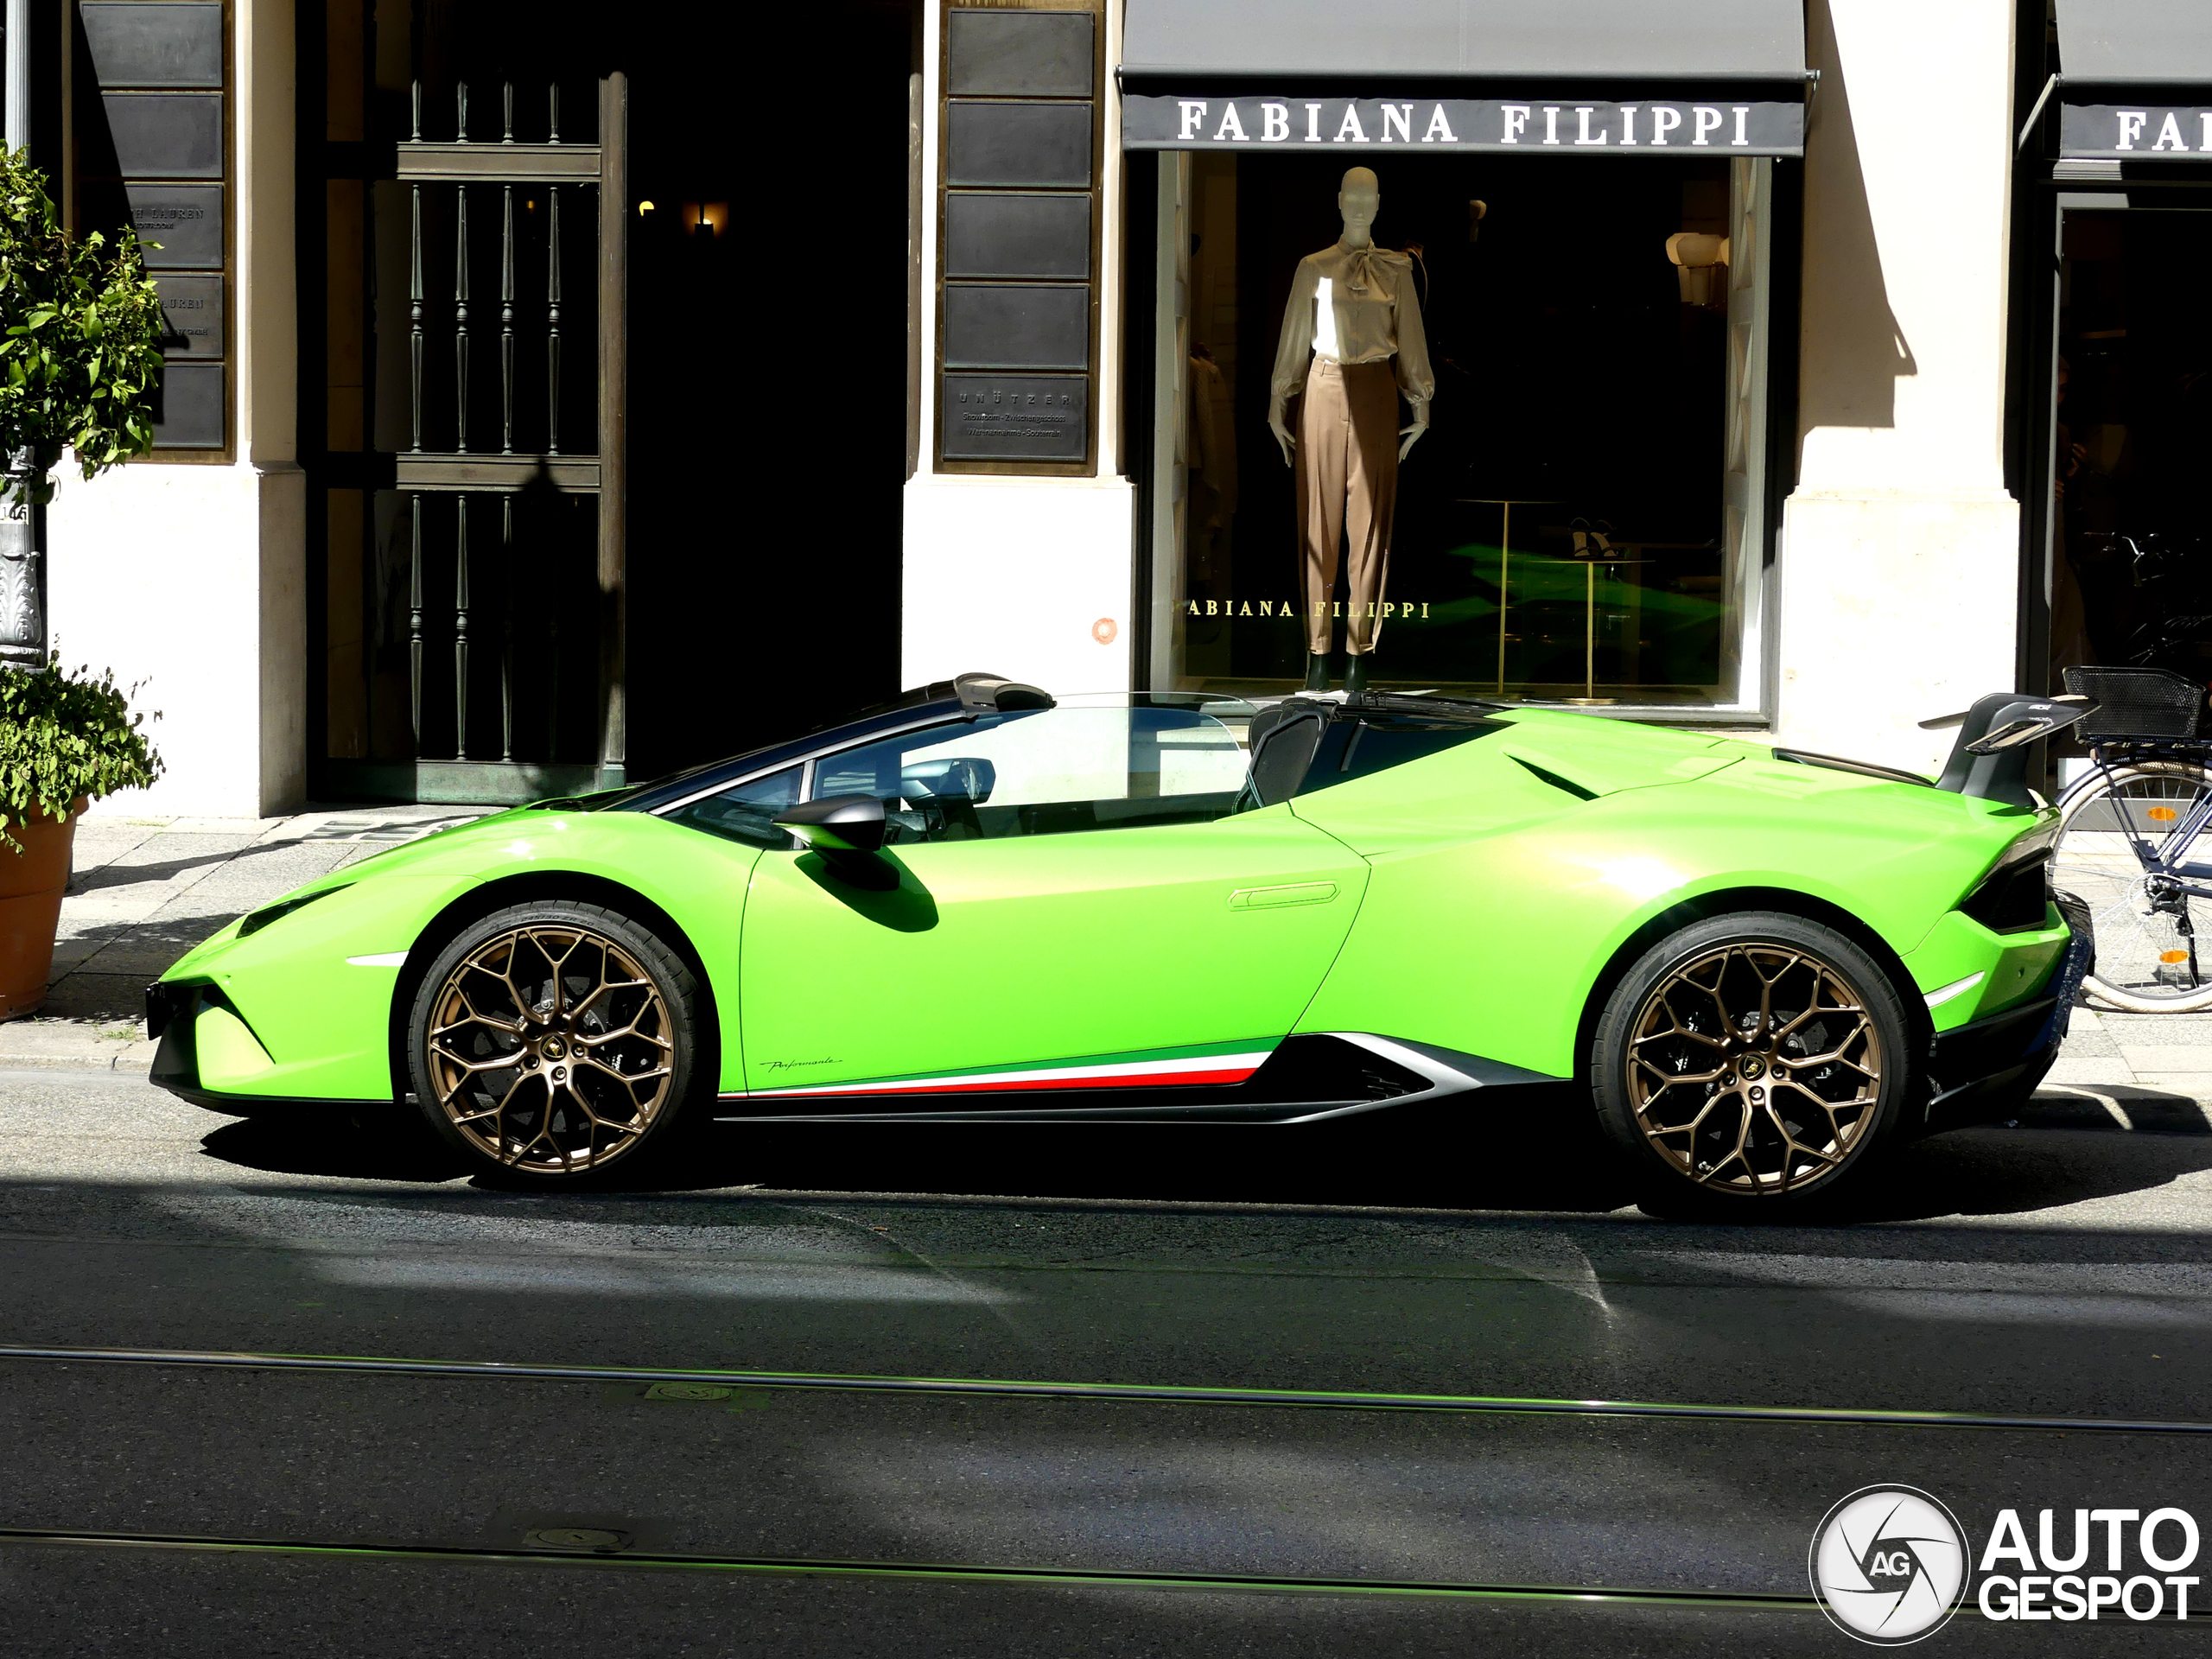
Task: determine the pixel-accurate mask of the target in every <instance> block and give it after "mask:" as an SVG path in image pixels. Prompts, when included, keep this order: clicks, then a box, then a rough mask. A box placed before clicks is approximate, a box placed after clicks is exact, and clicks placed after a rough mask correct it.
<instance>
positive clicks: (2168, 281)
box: [2050, 210, 2212, 684]
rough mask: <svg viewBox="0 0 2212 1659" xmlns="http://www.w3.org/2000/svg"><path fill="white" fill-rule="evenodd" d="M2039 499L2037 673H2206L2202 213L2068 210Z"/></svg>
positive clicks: (2209, 573)
mask: <svg viewBox="0 0 2212 1659" xmlns="http://www.w3.org/2000/svg"><path fill="white" fill-rule="evenodd" d="M2061 247H2062V257H2061V260H2060V264H2059V306H2060V311H2059V325H2058V351H2059V358H2058V363H2057V386H2056V391H2057V408H2056V418H2055V422H2054V425H2055V432H2054V435H2053V436H2054V442H2053V445H2052V448H2053V460H2054V463H2055V464H2054V467H2053V474H2054V475H2053V480H2052V492H2051V500H2050V526H2051V543H2052V552H2053V558H2052V569H2051V585H2050V670H2051V683H2053V684H2056V683H2057V682H2058V677H2059V673H2060V671H2062V670H2063V669H2065V668H2068V667H2070V666H2073V665H2074V664H2083V663H2088V664H2100V663H2101V664H2142V665H2145V666H2147V667H2152V668H2164V669H2170V670H2172V671H2175V672H2177V673H2180V674H2184V675H2186V676H2188V677H2190V679H2193V680H2196V681H2199V682H2202V681H2204V680H2207V679H2212V538H2208V537H2207V535H2206V532H2205V528H2204V515H2203V512H2202V494H2203V491H2202V476H2203V468H2204V461H2203V457H2204V455H2205V453H2206V449H2207V445H2208V442H2212V319H2208V318H2207V316H2206V315H2205V311H2204V306H2203V300H2202V291H2201V290H2202V281H2201V278H2200V277H2199V276H2198V274H2197V273H2199V272H2201V271H2202V270H2203V269H2204V267H2205V263H2206V261H2207V259H2208V258H2212V213H2202V212H2159V213H2140V212H2125V211H2119V210H2113V211H2081V210H2072V211H2069V212H2068V213H2067V215H2066V219H2065V228H2064V233H2063V238H2062V242H2061Z"/></svg>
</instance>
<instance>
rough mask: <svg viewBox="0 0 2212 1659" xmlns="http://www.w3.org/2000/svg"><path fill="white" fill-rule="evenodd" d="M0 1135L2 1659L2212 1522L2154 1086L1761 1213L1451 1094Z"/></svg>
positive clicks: (1790, 1627) (1096, 1599)
mask: <svg viewBox="0 0 2212 1659" xmlns="http://www.w3.org/2000/svg"><path fill="white" fill-rule="evenodd" d="M0 1144H4V1145H5V1147H7V1159H6V1163H5V1166H4V1167H5V1170H6V1174H5V1175H4V1177H0V1408H3V1409H4V1411H5V1413H6V1420H7V1421H8V1422H9V1424H10V1431H11V1432H10V1437H9V1442H8V1444H9V1452H8V1455H7V1458H6V1461H5V1464H4V1467H5V1469H6V1471H7V1476H8V1478H7V1479H6V1481H5V1482H4V1483H0V1621H4V1622H0V1630H6V1632H7V1636H6V1637H5V1638H4V1639H5V1641H6V1643H7V1645H8V1649H9V1651H10V1652H19V1653H24V1654H35V1655H46V1654H76V1653H84V1654H101V1655H106V1654H113V1653H119V1652H146V1653H159V1654H172V1653H174V1654H193V1655H196V1654H200V1653H208V1654H213V1653H218V1652H219V1653H222V1654H224V1655H226V1656H237V1655H254V1654H262V1653H268V1654H272V1655H273V1654H278V1653H283V1654H286V1655H298V1654H310V1655H320V1654H354V1653H360V1654H370V1653H376V1654H392V1653H408V1654H415V1653H423V1654H438V1653H448V1652H450V1653H455V1654H461V1653H466V1654H469V1655H471V1656H504V1655H506V1654H511V1653H512V1654H516V1655H521V1654H533V1655H535V1654H543V1653H545V1652H548V1651H553V1650H557V1651H560V1652H562V1653H563V1654H569V1655H578V1656H588V1655H598V1654H601V1653H605V1654H617V1653H620V1654H625V1655H658V1654H663V1653H667V1654H691V1653H697V1654H744V1655H753V1654H760V1655H776V1656H781V1655H786V1654H788V1655H810V1654H815V1653H821V1654H825V1655H826V1654H831V1653H836V1654H840V1655H850V1654H853V1653H855V1652H858V1651H866V1652H869V1653H874V1654H900V1655H903V1654H909V1653H912V1654H928V1655H937V1654H948V1655H962V1656H966V1655H992V1656H996V1655H1007V1656H1031V1655H1071V1656H1072V1655H1089V1654H1114V1655H1119V1654H1125V1653H1126V1654H1166V1655H1182V1654H1192V1655H1197V1654H1204V1655H1208V1656H1212V1655H1226V1654H1244V1653H1250V1654H1255V1655H1259V1654H1267V1655H1304V1654H1309V1653H1310V1654H1314V1655H1332V1656H1334V1655H1341V1654H1344V1653H1347V1652H1351V1651H1359V1652H1362V1653H1363V1654H1371V1655H1377V1656H1381V1655H1396V1654H1408V1655H1411V1654H1432V1653H1455V1654H1457V1653H1473V1652H1488V1651H1497V1652H1512V1653H1558V1654H1573V1653H1582V1652H1592V1651H1601V1650H1602V1651H1605V1652H1608V1653H1653V1654H1658V1653H1675V1652H1681V1653H1689V1652H1697V1653H1700V1654H1705V1653H1717V1654H1733V1653H1743V1654H1774V1653H1782V1652H1790V1653H1794V1652H1801V1651H1802V1652H1842V1651H1848V1650H1849V1649H1850V1644H1849V1643H1847V1642H1846V1641H1845V1639H1844V1638H1843V1637H1840V1635H1839V1634H1837V1633H1836V1632H1835V1631H1834V1630H1831V1629H1830V1628H1829V1627H1828V1626H1827V1624H1826V1623H1825V1622H1824V1621H1823V1620H1822V1618H1821V1615H1820V1614H1819V1613H1818V1611H1816V1610H1815V1609H1813V1608H1812V1607H1811V1606H1810V1605H1809V1604H1808V1601H1807V1600H1806V1593H1805V1592H1806V1584H1805V1576H1804V1561H1805V1552H1806V1546H1807V1542H1808V1539H1809V1537H1810V1535H1811V1533H1812V1529H1813V1528H1814V1526H1815V1523H1816V1522H1818V1521H1819V1520H1820V1518H1821V1516H1822V1515H1823V1513H1825V1512H1826V1511H1827V1509H1828V1507H1829V1506H1830V1505H1831V1504H1832V1503H1834V1502H1835V1501H1836V1500H1837V1499H1839V1498H1840V1497H1843V1496H1844V1495H1845V1494H1846V1493H1847V1492H1850V1491H1853V1490H1854V1489H1856V1488H1859V1487H1860V1486H1864V1485H1867V1484H1874V1483H1895V1482H1904V1483H1909V1484H1913V1485H1916V1486H1920V1487H1923V1488H1925V1489H1927V1490H1929V1491H1932V1492H1935V1493H1936V1494H1938V1495H1939V1496H1940V1497H1942V1498H1943V1499H1944V1500H1945V1501H1947V1502H1948V1503H1949V1504H1950V1506H1951V1507H1952V1509H1953V1510H1955V1511H1956V1513H1957V1514H1958V1516H1959V1517H1960V1519H1961V1521H1962V1522H1964V1523H1965V1524H1966V1527H1967V1531H1968V1534H1969V1535H1970V1536H1973V1537H1980V1536H1984V1535H1986V1533H1987V1530H1988V1528H1989V1526H1990V1524H1991V1522H1992V1521H1993V1518H1994V1516H1996V1514H1997V1512H1998V1511H1999V1510H2000V1509H2002V1508H2005V1507H2008V1506H2009V1507H2014V1508H2018V1509H2020V1510H2023V1511H2024V1512H2029V1513H2032V1511H2034V1510H2041V1509H2044V1508H2051V1509H2056V1510H2060V1511H2061V1512H2062V1515H2063V1512H2064V1511H2066V1510H2071V1509H2073V1508H2075V1507H2080V1508H2095V1507H2101V1506H2111V1505H2125V1506H2127V1507H2132V1508H2137V1509H2139V1510H2145V1511H2147V1510H2152V1509H2155V1508H2158V1507H2162V1506H2165V1505H2175V1506H2178V1507H2181V1508H2183V1509H2187V1510H2192V1511H2193V1512H2195V1513H2196V1514H2197V1515H2199V1516H2203V1517H2205V1518H2206V1520H2207V1521H2208V1522H2212V1433H2200V1432H2196V1431H2195V1430H2193V1429H2190V1428H2188V1427H2175V1425H2198V1424H2208V1423H2212V1407H2208V1406H2207V1405H2206V1403H2205V1402H2204V1398H2203V1396H2204V1394H2205V1386H2204V1385H2205V1383H2206V1382H2207V1380H2208V1378H2212V1236H2208V1229H2207V1226H2206V1224H2205V1221H2206V1217H2208V1215H2212V1208H2208V1203H2209V1202H2212V1134H2208V1133H2206V1132H2204V1125H2203V1122H2202V1119H2201V1117H2198V1116H2195V1115H2193V1114H2186V1113H2176V1114H2174V1115H2173V1116H2171V1117H2170V1118H2168V1119H2164V1120H2159V1121H2144V1120H2142V1119H2140V1118H2139V1120H2138V1121H2137V1122H2136V1123H2135V1126H2134V1127H2133V1128H2122V1127H2121V1126H2120V1124H2119V1123H2118V1122H2114V1121H2113V1120H2112V1119H2110V1118H2108V1117H2107V1116H2104V1115H2103V1114H2102V1113H2101V1111H2099V1110H2094V1109H2087V1108H2084V1109H2078V1110H2075V1111H2073V1112H2072V1113H2071V1114H2070V1115H2069V1114H2064V1113H2057V1112H2053V1113H2046V1114H2045V1115H2044V1116H2042V1117H2040V1118H2038V1119H2037V1120H2036V1121H2034V1122H2030V1123H2026V1124H2024V1125H2022V1126H2020V1127H2018V1128H1992V1129H1983V1130H1975V1131H1970V1132H1967V1133H1964V1134H1960V1135H1950V1136H1945V1137H1942V1138H1939V1139H1937V1140H1935V1141H1928V1142H1925V1143H1923V1144H1921V1145H1919V1146H1917V1147H1913V1148H1910V1150H1909V1151H1907V1152H1906V1153H1905V1154H1904V1155H1903V1156H1902V1157H1901V1158H1900V1160H1898V1161H1897V1164H1896V1165H1895V1166H1894V1167H1893V1169H1892V1170H1891V1172H1890V1173H1889V1174H1888V1176H1887V1178H1886V1179H1885V1181H1884V1182H1883V1184H1882V1185H1881V1186H1880V1187H1879V1188H1878V1190H1876V1191H1873V1192H1870V1193H1868V1194H1867V1195H1866V1196H1865V1197H1864V1198H1862V1199H1861V1200H1860V1201H1859V1202H1858V1204H1857V1205H1855V1206H1854V1207H1853V1209H1852V1210H1851V1211H1848V1212H1845V1213H1838V1214H1835V1215H1833V1216H1831V1217H1826V1218H1825V1219H1824V1222H1823V1224H1821V1225H1819V1226H1806V1227H1790V1228H1782V1227H1772V1226H1737V1227H1716V1226H1701V1225H1690V1224H1681V1223H1677V1222H1673V1221H1668V1220H1663V1219H1657V1218H1654V1217H1649V1216H1646V1215H1644V1214H1643V1212H1641V1211H1637V1210H1635V1209H1632V1208H1625V1207H1621V1206H1622V1201H1623V1194H1621V1193H1620V1192H1618V1191H1613V1190H1609V1187H1608V1184H1607V1180H1606V1178H1605V1176H1604V1174H1603V1173H1602V1172H1600V1171H1599V1170H1598V1169H1596V1168H1595V1167H1594V1166H1592V1163H1591V1161H1590V1159H1589V1154H1588V1148H1587V1146H1586V1143H1584V1142H1583V1141H1581V1140H1580V1137H1579V1136H1578V1135H1575V1134H1573V1133H1572V1132H1569V1131H1566V1130H1562V1129H1560V1128H1557V1127H1556V1126H1554V1125H1549V1124H1545V1123H1541V1122H1539V1123H1534V1124H1531V1123H1529V1122H1521V1121H1516V1120H1514V1119H1511V1118H1510V1117H1506V1116H1494V1117H1491V1118H1484V1117H1482V1116H1474V1115H1470V1114H1466V1113H1461V1114H1459V1115H1443V1114H1438V1115H1432V1116H1422V1117H1405V1118H1402V1119H1392V1118H1389V1117H1388V1116H1378V1117H1376V1118H1371V1119H1367V1120H1361V1121H1357V1122H1352V1123H1348V1124H1344V1125H1339V1126H1333V1127H1329V1128H1318V1129H1303V1130H1301V1129H1282V1128H1237V1129H1224V1130H1218V1131H1211V1130H1195V1131H1194V1130H1172V1129H1154V1128H1136V1129H1131V1128H1099V1129H1091V1130H1088V1131H1076V1132H1061V1131H1046V1130H1036V1129H1023V1130H1013V1129H1009V1130H1004V1131H998V1132H988V1131H983V1130H969V1129H944V1128H940V1129H935V1130H915V1131H898V1132H889V1131H883V1130H869V1129H865V1128H822V1129H808V1130H804V1131H800V1130H788V1129H785V1130H771V1129H765V1128H733V1129H730V1130H728V1131H727V1132H724V1133H721V1134H719V1135H717V1136H716V1137H715V1139H714V1140H712V1141H709V1143H707V1144H706V1145H705V1146H703V1147H702V1149H701V1150H700V1153H699V1154H698V1155H697V1156H696V1158H695V1159H694V1160H692V1161H691V1162H690V1164H688V1165H687V1166H686V1167H685V1170H684V1172H683V1174H684V1184H683V1185H678V1186H671V1187H664V1188H661V1189H658V1190H651V1191H643V1192H616V1193H607V1194H600V1195H592V1196H579V1195H571V1196H564V1197H547V1196H542V1195H518V1194H514V1193H508V1192H497V1191H489V1190H486V1189H484V1188H481V1187H480V1186H477V1185H474V1184H472V1183H470V1182H468V1181H467V1180H466V1179H462V1178H461V1175H460V1174H459V1173H458V1172H457V1171H456V1170H454V1168H453V1167H452V1166H449V1165H448V1164H447V1163H445V1162H444V1160H443V1159H442V1154H439V1153H438V1152H437V1150H436V1149H435V1147H433V1146H432V1145H431V1144H430V1143H429V1141H427V1140H426V1139H424V1138H422V1137H418V1136H416V1135H409V1134H406V1133H404V1132H397V1131H395V1130H394V1129H393V1128H392V1127H391V1126H390V1125H385V1124H368V1125H355V1124H353V1123H350V1122H333V1121H315V1120H295V1121H290V1122H283V1121H277V1122H264V1121H256V1122H234V1121H232V1120H227V1119H224V1118H220V1117H217V1116H213V1115H210V1114H207V1113H204V1112H200V1111H199V1110H197V1109H194V1108H191V1107H188V1106H184V1105H181V1104H179V1103H175V1102H174V1101H172V1100H170V1099H169V1098H168V1096H163V1095H162V1094H160V1093H159V1092H158V1091H156V1090H151V1089H149V1088H148V1087H147V1086H146V1085H144V1084H142V1083H137V1082H132V1081H128V1080H124V1079H121V1078H118V1077H115V1076H113V1075H112V1074H96V1073H68V1072H48V1073H33V1072H14V1073H0ZM92 1351H107V1352H106V1353H105V1354H104V1355H95V1354H94V1353H92ZM115 1351H130V1354H129V1355H128V1356H127V1357H126V1356H124V1355H121V1354H118V1353H117V1352H115ZM226 1355H232V1356H235V1355H245V1356H259V1357H262V1358H261V1359H260V1360H259V1362H258V1363H254V1362H253V1361H252V1360H251V1359H249V1360H246V1361H243V1362H241V1361H237V1360H234V1359H226V1358H225V1357H224V1356H226ZM276 1356H326V1357H332V1356H334V1357H337V1358H336V1359H334V1360H328V1361H326V1362H319V1363H311V1364H307V1365H302V1366H290V1367H288V1366H286V1365H283V1364H280V1363H277V1361H276V1360H275V1359H274V1358H273V1357H276ZM393 1362H397V1363H393ZM698 1373H706V1374H707V1375H705V1376H699V1375H696V1374H698ZM870 1379H874V1380H875V1381H873V1382H871V1381H870ZM883 1379H915V1380H918V1383H919V1386H904V1385H899V1386H893V1385H891V1384H889V1383H886V1382H884V1381H883ZM856 1384H857V1386H856ZM1011 1384H1038V1385H1046V1386H1039V1387H1036V1388H1033V1389H1028V1390H1027V1391H1022V1390H1020V1389H1010V1388H1009V1387H1008V1386H1007V1385H1011ZM1346 1394H1357V1395H1363V1396H1374V1395H1386V1396H1404V1395H1422V1396H1445V1398H1440V1399H1439V1398H1430V1399H1427V1400H1426V1401H1425V1402H1418V1403H1417V1402H1408V1401H1407V1400H1405V1399H1403V1398H1402V1397H1398V1398H1395V1399H1386V1400H1380V1401H1378V1400H1376V1399H1373V1398H1365V1399H1362V1400H1357V1401H1347V1400H1345V1399H1344V1398H1343V1397H1342V1396H1343V1395H1346ZM1511 1402H1518V1403H1517V1404H1513V1403H1511ZM1807 1408H1826V1409H1827V1410H1830V1411H1832V1412H1835V1413H1839V1414H1840V1415H1837V1416H1834V1417H1830V1418H1827V1419H1821V1418H1818V1417H1815V1416H1812V1415H1810V1414H1808V1412H1807ZM1884 1413H1901V1414H1934V1413H1956V1414H1969V1415H1970V1416H1971V1417H1972V1418H1973V1419H1974V1421H1967V1422H1959V1421H1936V1420H1931V1419H1929V1418H1928V1417H1925V1416H1916V1415H1907V1416H1905V1417H1903V1418H1885V1417H1883V1416H1882V1415H1881V1414H1884ZM2022 1420H2028V1421H2022ZM2058 1420H2065V1421H2058ZM2128 1425H2133V1426H2134V1427H2128ZM2208 1576H2212V1574H2208ZM1514 1588H1519V1589H1523V1590H1532V1591H1534V1592H1536V1593H1533V1594H1526V1595H1508V1594H1499V1593H1497V1592H1499V1591H1500V1590H1503V1589H1514ZM1447 1592H1471V1593H1447ZM1593 1595H1594V1596H1596V1597H1597V1598H1598V1599H1591V1597H1592V1596H1593ZM2208 1605H2212V1600H2209V1601H2208ZM2207 1634H2212V1618H2207V1619H2205V1620H2202V1621H2199V1620H2192V1621H2190V1623H2189V1624H2185V1625H2184V1624H2177V1623H2175V1622H2173V1621H2171V1620H2167V1621H2164V1622H2161V1623H2157V1624H2132V1623H2128V1622H2126V1621H2125V1620H2123V1619H2119V1618H2116V1616H2114V1615H2113V1614H2112V1613H2111V1611H2109V1610H2107V1614H2106V1617H2105V1618H2103V1619H2102V1620H2101V1621H2100V1622H2099V1623H2097V1624H2086V1623H2084V1624H2069V1625H2059V1624H2043V1625H2040V1626H2037V1627H2035V1628H2033V1629H2030V1628H2029V1627H2027V1626H2020V1627H2018V1628H2017V1629H2016V1628H2014V1627H2012V1626H2008V1625H2001V1624H1990V1623H1986V1622H1984V1621H1982V1620H1980V1618H1975V1617H1973V1616H1972V1615H1967V1616H1964V1617H1961V1618H1960V1619H1958V1620H1957V1621H1955V1623H1954V1624H1952V1625H1951V1626H1949V1627H1948V1628H1947V1629H1946V1630H1943V1631H1942V1633H1941V1634H1940V1635H1939V1636H1938V1637H1935V1638H1931V1643H1932V1644H1940V1647H1941V1648H1942V1649H1943V1650H1955V1651H1958V1652H1961V1653H1981V1652H1991V1653H1994V1652H1999V1651H2003V1652H2007V1653H2011V1652H2019V1651H2033V1650H2037V1649H2044V1648H2049V1649H2053V1650H2056V1651H2064V1652H2076V1651H2081V1652H2105V1651H2115V1652H2117V1651H2126V1652H2137V1651H2145V1650H2161V1649H2167V1648H2174V1649H2177V1650H2189V1651H2194V1650H2196V1645H2197V1644H2198V1643H2199V1640H2200V1637H2202V1636H2203V1635H2207ZM1934 1650H1936V1647H1935V1646H1934V1645H1931V1649H1930V1651H1934Z"/></svg>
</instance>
